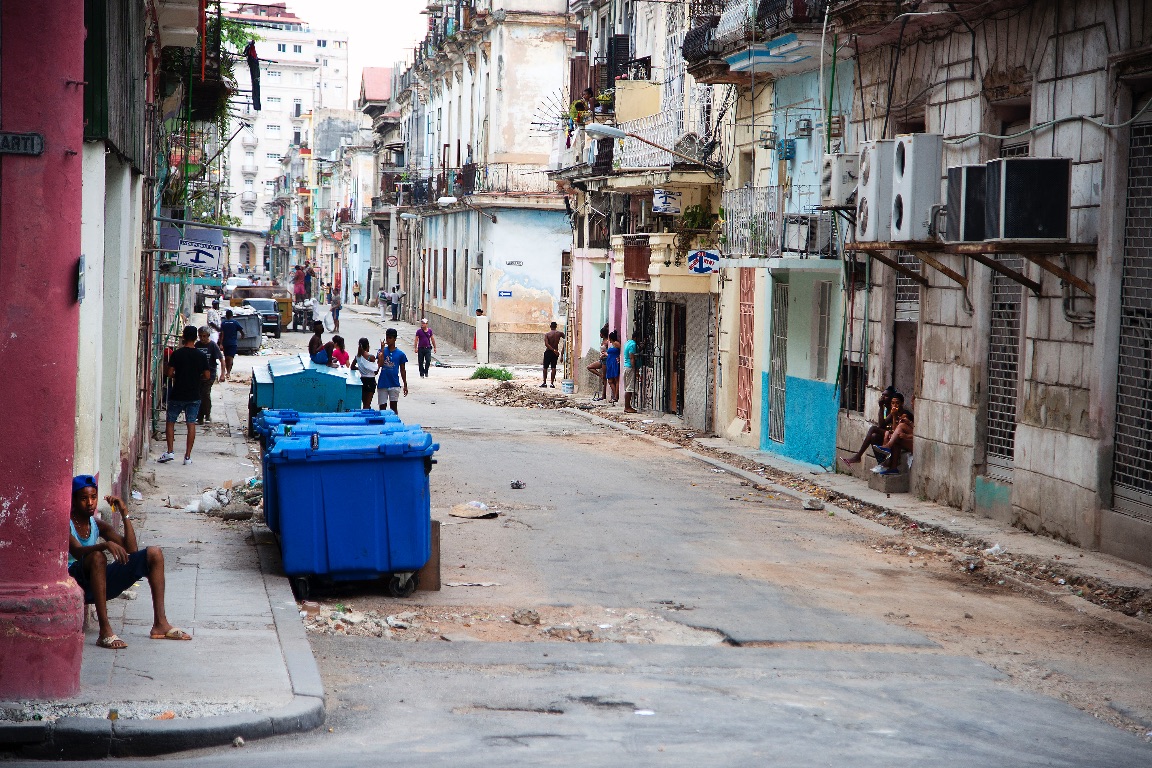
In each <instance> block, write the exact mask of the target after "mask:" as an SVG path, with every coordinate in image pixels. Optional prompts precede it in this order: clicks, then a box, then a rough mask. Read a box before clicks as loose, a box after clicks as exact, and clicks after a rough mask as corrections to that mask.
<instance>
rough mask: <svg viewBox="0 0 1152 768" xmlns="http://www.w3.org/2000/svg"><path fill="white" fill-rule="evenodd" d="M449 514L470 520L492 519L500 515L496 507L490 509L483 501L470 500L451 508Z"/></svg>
mask: <svg viewBox="0 0 1152 768" xmlns="http://www.w3.org/2000/svg"><path fill="white" fill-rule="evenodd" d="M448 514H450V515H451V516H452V517H464V518H468V519H470V520H491V519H492V518H494V517H498V516H499V515H500V513H499V512H497V511H496V510H494V509H489V508H488V505H487V504H485V503H484V502H482V501H469V502H467V503H465V504H456V505H454V506H453V507H452V509H451V510H449V512H448Z"/></svg>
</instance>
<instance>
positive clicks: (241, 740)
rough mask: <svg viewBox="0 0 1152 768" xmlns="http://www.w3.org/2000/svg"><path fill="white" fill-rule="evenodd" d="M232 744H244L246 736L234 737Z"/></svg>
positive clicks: (237, 745)
mask: <svg viewBox="0 0 1152 768" xmlns="http://www.w3.org/2000/svg"><path fill="white" fill-rule="evenodd" d="M232 746H234V747H242V746H244V737H243V736H237V737H236V738H234V739H232Z"/></svg>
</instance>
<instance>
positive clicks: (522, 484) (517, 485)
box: [511, 480, 527, 491]
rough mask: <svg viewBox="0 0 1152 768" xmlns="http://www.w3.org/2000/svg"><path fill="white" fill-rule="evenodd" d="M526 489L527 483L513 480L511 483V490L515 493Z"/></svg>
mask: <svg viewBox="0 0 1152 768" xmlns="http://www.w3.org/2000/svg"><path fill="white" fill-rule="evenodd" d="M525 487H527V483H525V482H524V481H523V480H513V481H512V483H511V488H512V490H514V491H519V490H521V489H523V488H525Z"/></svg>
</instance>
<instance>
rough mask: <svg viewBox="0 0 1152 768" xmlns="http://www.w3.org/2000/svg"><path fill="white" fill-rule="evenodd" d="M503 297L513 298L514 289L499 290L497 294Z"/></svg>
mask: <svg viewBox="0 0 1152 768" xmlns="http://www.w3.org/2000/svg"><path fill="white" fill-rule="evenodd" d="M496 295H498V296H499V297H500V298H502V299H510V298H512V291H497V294H496Z"/></svg>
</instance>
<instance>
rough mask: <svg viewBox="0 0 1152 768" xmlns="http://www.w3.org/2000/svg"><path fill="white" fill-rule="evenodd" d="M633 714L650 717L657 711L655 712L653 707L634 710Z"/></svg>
mask: <svg viewBox="0 0 1152 768" xmlns="http://www.w3.org/2000/svg"><path fill="white" fill-rule="evenodd" d="M632 714H635V715H641V716H644V717H648V716H651V715H654V714H656V713H655V712H653V711H652V710H651V709H638V710H636V711H635V712H633V713H632Z"/></svg>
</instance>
